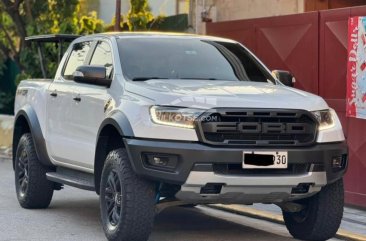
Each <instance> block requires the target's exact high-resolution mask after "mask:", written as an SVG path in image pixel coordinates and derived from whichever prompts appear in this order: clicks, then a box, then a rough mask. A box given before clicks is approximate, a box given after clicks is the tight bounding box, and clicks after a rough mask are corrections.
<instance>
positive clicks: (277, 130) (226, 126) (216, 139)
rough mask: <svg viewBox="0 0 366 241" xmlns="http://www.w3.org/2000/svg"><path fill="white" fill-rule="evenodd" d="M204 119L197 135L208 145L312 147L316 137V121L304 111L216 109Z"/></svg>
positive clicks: (200, 123) (199, 123) (199, 125)
mask: <svg viewBox="0 0 366 241" xmlns="http://www.w3.org/2000/svg"><path fill="white" fill-rule="evenodd" d="M213 116H214V117H215V118H206V117H213ZM203 117H205V118H201V120H202V121H201V122H198V123H197V133H198V135H199V137H200V140H201V141H202V142H205V143H208V144H220V145H222V144H224V145H257V146H258V145H261V146H269V145H285V146H291V145H295V146H298V145H311V144H313V143H314V142H315V138H316V134H317V124H316V121H315V119H314V118H313V117H312V115H311V113H309V112H307V111H303V110H277V109H269V110H241V109H240V110H238V109H234V110H232V109H229V110H227V109H216V110H211V111H209V112H207V113H205V115H204V116H203ZM210 119H213V120H216V121H208V120H210Z"/></svg>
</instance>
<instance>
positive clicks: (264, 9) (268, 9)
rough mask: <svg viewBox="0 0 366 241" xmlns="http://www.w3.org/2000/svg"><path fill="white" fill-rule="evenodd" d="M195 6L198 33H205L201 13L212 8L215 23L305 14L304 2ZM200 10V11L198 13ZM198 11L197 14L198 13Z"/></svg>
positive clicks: (220, 0) (223, 0) (209, 1)
mask: <svg viewBox="0 0 366 241" xmlns="http://www.w3.org/2000/svg"><path fill="white" fill-rule="evenodd" d="M191 1H192V2H193V4H194V6H193V7H194V11H193V12H194V13H193V15H194V16H192V20H193V25H194V27H195V26H196V25H197V27H195V29H196V32H197V33H200V34H204V33H205V24H204V23H202V21H201V17H200V14H201V13H200V12H201V11H202V10H203V9H206V10H208V9H209V8H210V7H212V8H211V12H210V17H211V18H212V19H213V21H214V22H221V21H230V20H239V19H250V18H261V17H270V16H280V15H286V14H296V13H303V12H304V0H191ZM197 10H198V11H197ZM196 11H197V12H196Z"/></svg>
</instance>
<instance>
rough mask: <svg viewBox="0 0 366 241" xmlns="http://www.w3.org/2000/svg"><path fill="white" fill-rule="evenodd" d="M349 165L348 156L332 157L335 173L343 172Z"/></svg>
mask: <svg viewBox="0 0 366 241" xmlns="http://www.w3.org/2000/svg"><path fill="white" fill-rule="evenodd" d="M346 164H347V155H346V154H344V155H341V156H334V157H332V169H333V171H339V170H343V169H344V168H345V167H346Z"/></svg>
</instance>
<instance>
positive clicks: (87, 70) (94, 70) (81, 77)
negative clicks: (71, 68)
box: [73, 65, 112, 88]
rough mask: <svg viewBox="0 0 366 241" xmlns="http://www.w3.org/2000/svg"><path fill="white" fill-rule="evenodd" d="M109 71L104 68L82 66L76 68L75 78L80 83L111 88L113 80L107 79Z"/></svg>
mask: <svg viewBox="0 0 366 241" xmlns="http://www.w3.org/2000/svg"><path fill="white" fill-rule="evenodd" d="M106 72H107V69H106V67H104V66H96V65H81V66H79V67H77V68H76V70H75V72H74V74H73V77H74V81H75V82H78V83H86V84H92V85H100V86H106V87H108V88H109V87H110V86H111V83H112V80H111V79H107V78H106Z"/></svg>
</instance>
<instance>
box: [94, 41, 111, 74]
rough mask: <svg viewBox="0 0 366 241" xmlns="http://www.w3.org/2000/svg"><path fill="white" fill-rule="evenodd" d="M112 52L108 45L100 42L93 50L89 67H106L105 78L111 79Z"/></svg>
mask: <svg viewBox="0 0 366 241" xmlns="http://www.w3.org/2000/svg"><path fill="white" fill-rule="evenodd" d="M112 59H113V58H112V52H111V48H110V46H109V44H108V43H106V42H103V41H100V42H98V44H97V47H96V48H95V51H94V53H93V57H92V59H91V61H90V65H102V66H104V67H106V69H107V72H106V76H107V78H109V79H110V78H112V71H113V60H112Z"/></svg>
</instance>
